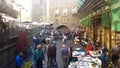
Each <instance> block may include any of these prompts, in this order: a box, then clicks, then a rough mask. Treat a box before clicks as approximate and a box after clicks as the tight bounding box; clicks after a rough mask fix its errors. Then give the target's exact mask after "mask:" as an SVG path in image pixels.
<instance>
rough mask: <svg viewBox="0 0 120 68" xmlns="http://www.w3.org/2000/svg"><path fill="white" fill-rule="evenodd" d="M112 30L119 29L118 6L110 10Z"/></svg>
mask: <svg viewBox="0 0 120 68" xmlns="http://www.w3.org/2000/svg"><path fill="white" fill-rule="evenodd" d="M111 17H112V19H111V20H112V25H111V27H112V30H115V31H120V7H119V8H115V9H112V10H111Z"/></svg>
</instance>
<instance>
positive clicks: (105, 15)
mask: <svg viewBox="0 0 120 68" xmlns="http://www.w3.org/2000/svg"><path fill="white" fill-rule="evenodd" d="M102 25H103V26H104V27H109V17H108V11H107V10H104V11H103V12H102Z"/></svg>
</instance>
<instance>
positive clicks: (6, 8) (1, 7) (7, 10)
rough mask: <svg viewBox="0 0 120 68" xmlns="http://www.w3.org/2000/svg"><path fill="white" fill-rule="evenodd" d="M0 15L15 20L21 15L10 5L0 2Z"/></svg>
mask: <svg viewBox="0 0 120 68" xmlns="http://www.w3.org/2000/svg"><path fill="white" fill-rule="evenodd" d="M0 13H4V14H7V15H9V16H11V17H14V18H17V17H18V14H19V12H18V11H16V10H14V9H13V8H12V7H11V6H10V5H8V4H7V3H2V2H0Z"/></svg>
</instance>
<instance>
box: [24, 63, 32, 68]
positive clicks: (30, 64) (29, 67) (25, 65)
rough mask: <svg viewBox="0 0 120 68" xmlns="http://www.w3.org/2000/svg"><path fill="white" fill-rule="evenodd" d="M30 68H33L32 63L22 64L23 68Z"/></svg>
mask: <svg viewBox="0 0 120 68" xmlns="http://www.w3.org/2000/svg"><path fill="white" fill-rule="evenodd" d="M32 66H33V62H26V63H25V64H24V68H32Z"/></svg>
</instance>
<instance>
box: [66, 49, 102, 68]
mask: <svg viewBox="0 0 120 68" xmlns="http://www.w3.org/2000/svg"><path fill="white" fill-rule="evenodd" d="M72 57H73V58H74V57H75V58H77V61H75V62H70V65H69V66H68V68H100V66H101V60H100V59H98V58H93V57H92V56H91V55H85V51H84V50H75V51H73V55H72Z"/></svg>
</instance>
